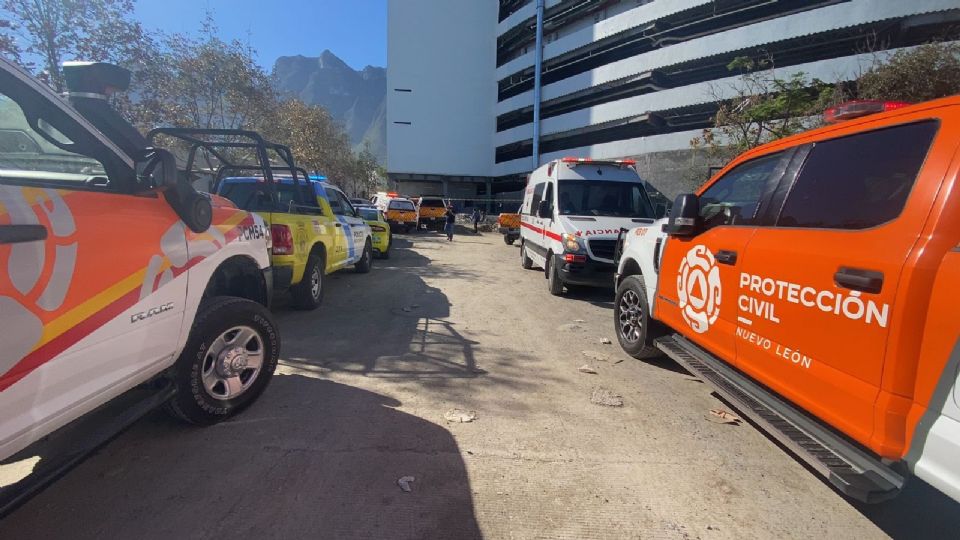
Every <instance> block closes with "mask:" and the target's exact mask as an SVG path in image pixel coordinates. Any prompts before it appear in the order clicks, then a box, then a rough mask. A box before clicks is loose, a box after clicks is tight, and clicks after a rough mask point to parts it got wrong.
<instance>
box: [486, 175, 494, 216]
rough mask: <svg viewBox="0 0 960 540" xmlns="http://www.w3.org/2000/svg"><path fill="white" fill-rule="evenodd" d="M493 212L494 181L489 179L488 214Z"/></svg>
mask: <svg viewBox="0 0 960 540" xmlns="http://www.w3.org/2000/svg"><path fill="white" fill-rule="evenodd" d="M492 211H493V180H491V179H489V178H487V213H488V214H489V213H490V212H492Z"/></svg>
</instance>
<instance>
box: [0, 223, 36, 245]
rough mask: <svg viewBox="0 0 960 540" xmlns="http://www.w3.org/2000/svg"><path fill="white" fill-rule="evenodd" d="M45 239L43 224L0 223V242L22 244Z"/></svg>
mask: <svg viewBox="0 0 960 540" xmlns="http://www.w3.org/2000/svg"><path fill="white" fill-rule="evenodd" d="M46 239H47V228H46V227H44V226H43V225H0V244H22V243H25V242H39V241H41V240H46Z"/></svg>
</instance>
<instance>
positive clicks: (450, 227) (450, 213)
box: [443, 204, 457, 242]
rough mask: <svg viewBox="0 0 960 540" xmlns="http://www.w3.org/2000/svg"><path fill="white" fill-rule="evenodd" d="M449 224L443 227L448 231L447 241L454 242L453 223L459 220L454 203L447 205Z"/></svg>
mask: <svg viewBox="0 0 960 540" xmlns="http://www.w3.org/2000/svg"><path fill="white" fill-rule="evenodd" d="M445 215H446V217H447V224H446V226H445V227H444V228H443V230H444V232H446V233H447V242H453V225H454V224H455V223H456V222H457V215H456V214H454V213H453V205H452V204H451V205H448V206H447V213H446V214H445Z"/></svg>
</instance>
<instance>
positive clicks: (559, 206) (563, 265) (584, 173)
mask: <svg viewBox="0 0 960 540" xmlns="http://www.w3.org/2000/svg"><path fill="white" fill-rule="evenodd" d="M634 164H635V163H634V162H633V161H631V160H615V161H604V160H593V159H587V158H573V157H567V158H563V159H557V160H554V161H551V162H549V163H547V164H545V165H542V166H540V167H539V168H537V169H536V170H535V171H533V173H531V174H530V178H529V179H528V180H527V187H526V189H525V190H524V194H523V204H522V205H521V206H520V264H521V266H522V267H523V268H525V269H529V268H532V267H533V266H534V265H537V266H539V267H540V268H542V269H543V270H544V276H545V277H546V278H547V285H548V288H549V290H550V293H551V294H553V295H561V294H563V290H564V287H565V286H567V285H586V286H594V287H609V286H610V284H611V279H612V277H613V273H614V270H615V267H614V264H613V254H614V248H615V246H616V243H617V235H618V234H619V233H620V229H621V228H624V227H631V228H632V227H636V226H637V225H639V224H644V223H652V222H653V220H654V209H653V206H652V205H651V204H650V200H649V198H648V197H647V192H646V190H645V189H644V185H643V182H642V181H641V180H640V176H639V175H637V171H636V170H635V169H634V168H633V166H634Z"/></svg>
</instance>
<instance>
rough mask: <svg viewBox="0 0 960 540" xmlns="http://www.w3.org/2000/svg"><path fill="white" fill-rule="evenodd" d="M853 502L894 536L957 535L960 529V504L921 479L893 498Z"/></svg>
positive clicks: (926, 536) (943, 536) (916, 479)
mask: <svg viewBox="0 0 960 540" xmlns="http://www.w3.org/2000/svg"><path fill="white" fill-rule="evenodd" d="M958 459H960V456H958ZM851 504H852V505H853V507H854V508H856V509H857V510H858V511H859V512H860V513H861V514H863V515H864V516H865V517H866V518H867V519H869V520H870V521H872V522H873V523H874V524H875V525H876V526H877V527H880V529H882V530H883V532H885V533H886V534H888V535H890V537H891V538H911V539H913V538H931V539H933V538H956V537H957V531H960V503H957V502H956V501H954V500H953V499H951V498H950V497H947V496H946V495H944V494H943V493H941V492H939V491H937V490H936V489H935V488H933V487H932V486H931V485H930V484H928V483H926V482H924V481H923V480H920V479H919V478H910V479H909V480H908V481H907V484H906V486H904V488H903V491H901V492H900V494H899V495H897V496H896V498H894V499H892V500H889V501H885V502H882V503H879V504H863V503H860V502H856V501H852V502H851Z"/></svg>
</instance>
